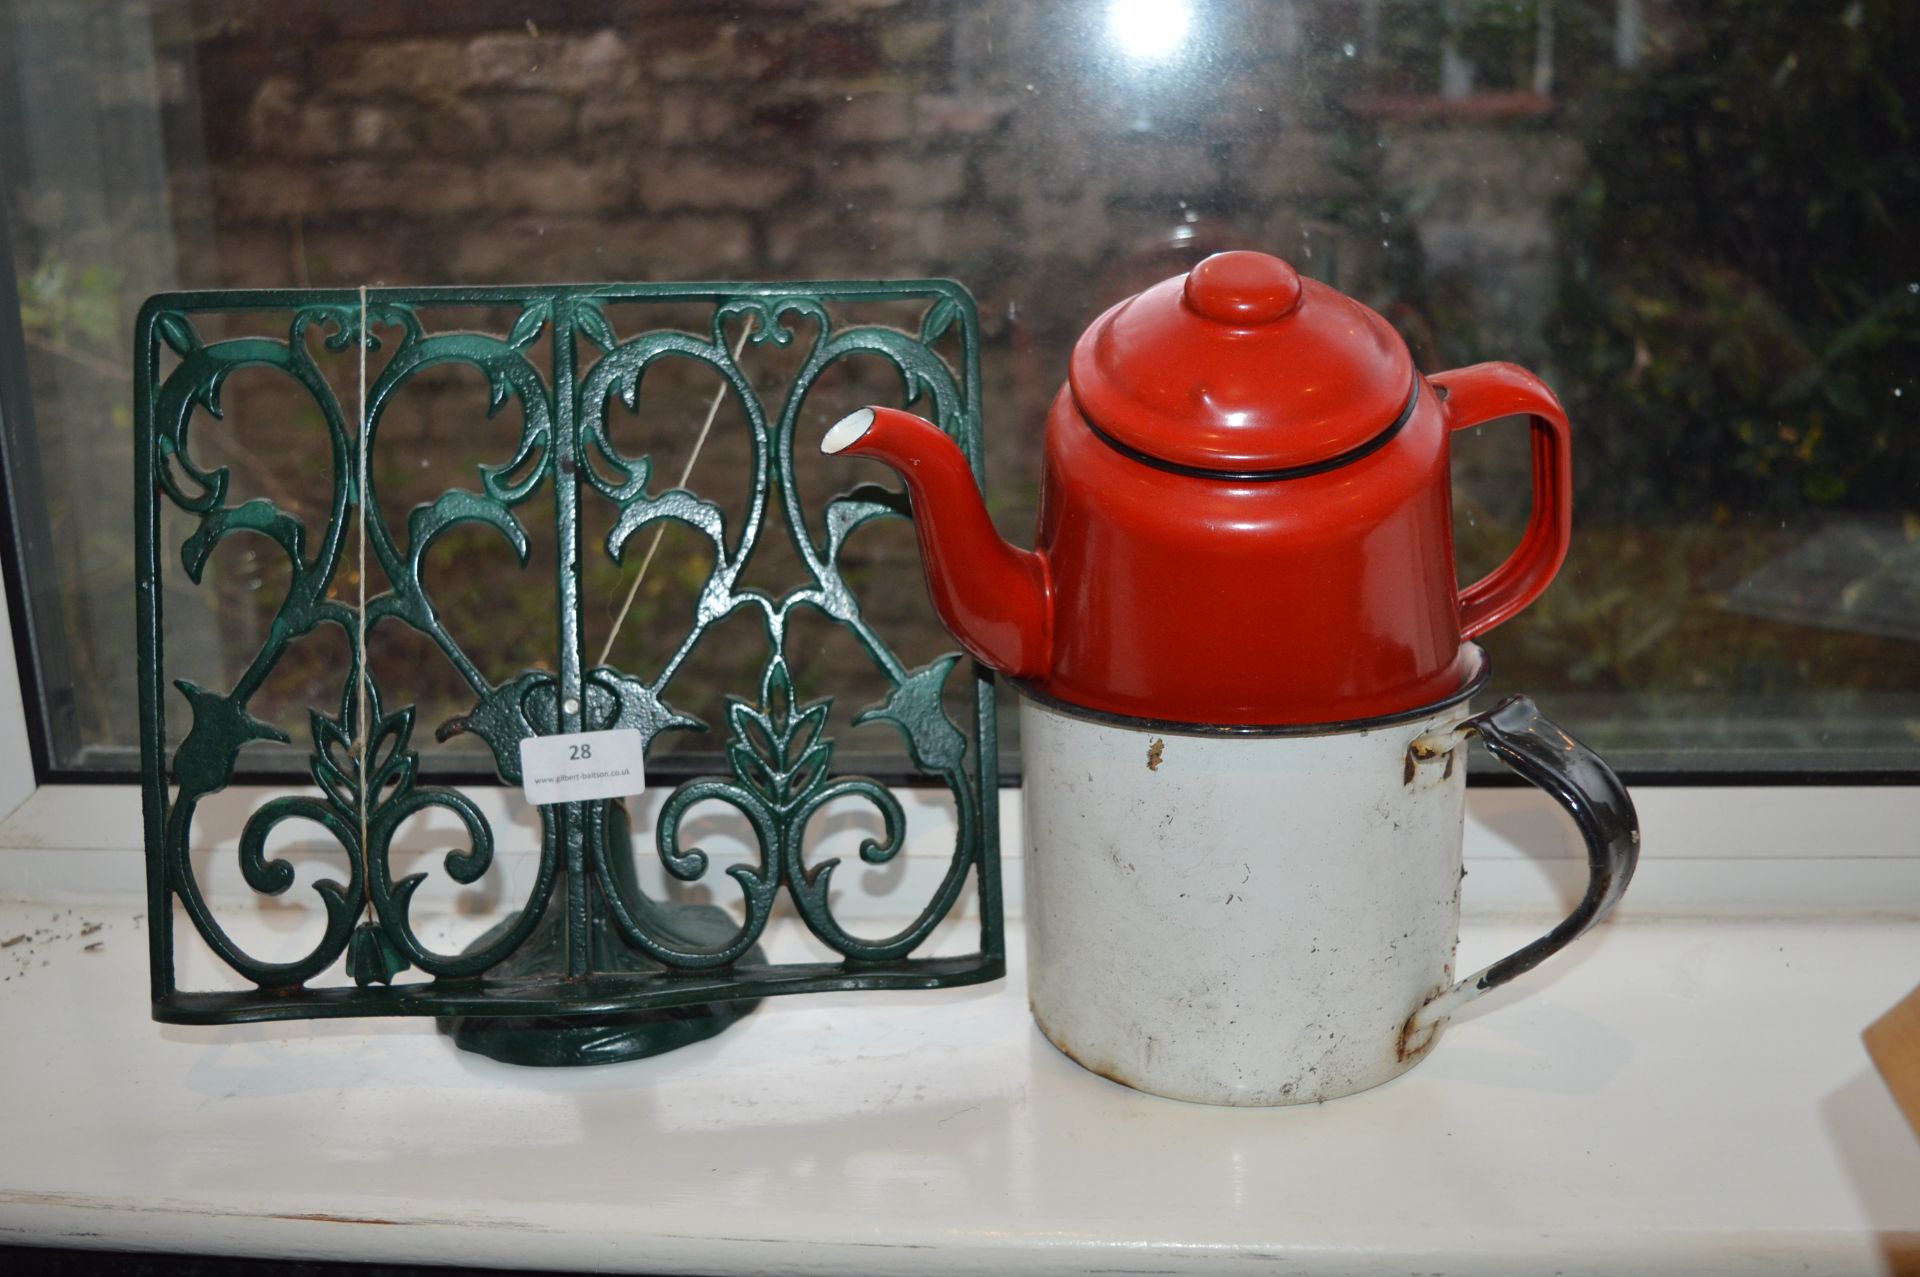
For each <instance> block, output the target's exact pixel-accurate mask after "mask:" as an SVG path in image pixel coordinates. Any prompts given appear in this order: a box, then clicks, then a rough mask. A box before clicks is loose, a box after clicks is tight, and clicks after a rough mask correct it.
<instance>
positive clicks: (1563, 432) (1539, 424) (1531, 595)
mask: <svg viewBox="0 0 1920 1277" xmlns="http://www.w3.org/2000/svg"><path fill="white" fill-rule="evenodd" d="M1428 380H1429V381H1430V382H1431V383H1432V385H1433V388H1434V390H1435V391H1436V392H1437V393H1438V395H1439V397H1440V399H1441V401H1442V402H1441V409H1442V411H1444V412H1445V413H1446V415H1447V422H1448V424H1449V426H1451V428H1452V429H1454V430H1465V429H1468V428H1469V427H1471V426H1477V425H1480V424H1481V423H1482V422H1486V421H1492V420H1493V419H1494V418H1496V417H1506V416H1511V415H1514V414H1517V413H1525V414H1526V415H1527V418H1528V422H1529V424H1530V425H1531V426H1532V428H1533V515H1532V517H1531V518H1530V519H1528V521H1527V530H1526V532H1525V533H1524V534H1523V535H1522V536H1521V538H1520V544H1519V546H1517V547H1516V548H1515V549H1514V552H1513V553H1512V554H1511V555H1509V556H1508V558H1507V561H1506V562H1505V563H1502V564H1501V565H1500V566H1499V567H1497V568H1495V569H1494V570H1493V571H1492V572H1489V573H1488V574H1487V575H1486V576H1484V577H1482V578H1481V579H1480V580H1478V581H1475V582H1474V583H1473V584H1472V585H1469V586H1468V587H1467V588H1466V589H1464V590H1462V591H1460V636H1461V637H1462V638H1475V637H1477V636H1479V635H1481V634H1485V633H1486V632H1487V631H1488V630H1490V629H1492V628H1493V627H1494V626H1496V625H1499V624H1500V623H1501V622H1503V621H1506V620H1508V619H1510V618H1511V617H1513V616H1514V615H1515V614H1517V613H1518V612H1519V611H1520V610H1521V609H1522V608H1524V607H1526V606H1527V604H1529V603H1531V602H1533V601H1534V600H1535V599H1537V598H1539V597H1540V593H1541V591H1543V590H1545V589H1546V588H1547V583H1548V582H1550V581H1552V580H1553V576H1554V573H1556V572H1558V571H1559V570H1560V564H1561V563H1562V562H1564V561H1565V560H1566V557H1567V544H1568V542H1569V540H1570V539H1571V538H1572V533H1573V455H1572V439H1571V434H1570V431H1569V429H1568V426H1567V414H1566V411H1565V410H1564V409H1563V408H1561V407H1560V401H1559V400H1558V399H1556V398H1555V397H1554V394H1553V391H1551V390H1549V389H1547V384H1546V383H1545V382H1544V381H1541V380H1540V379H1539V378H1538V377H1536V376H1534V375H1533V374H1532V373H1530V372H1528V371H1527V370H1526V369H1524V368H1520V367H1517V366H1516V365H1514V364H1498V363H1494V364H1475V365H1473V366H1472V367H1471V368H1459V369H1456V370H1454V371H1453V372H1443V373H1436V374H1435V375H1434V376H1432V377H1430V378H1429V379H1428Z"/></svg>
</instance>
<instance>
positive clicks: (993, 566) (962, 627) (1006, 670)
mask: <svg viewBox="0 0 1920 1277" xmlns="http://www.w3.org/2000/svg"><path fill="white" fill-rule="evenodd" d="M820 450H821V451H822V452H826V453H845V454H846V455H848V456H852V457H871V458H872V459H874V460H875V461H879V462H882V463H884V464H885V465H888V466H891V467H892V468H893V469H894V470H895V471H896V472H897V473H898V474H899V475H900V477H901V478H902V479H904V480H906V484H907V495H908V497H909V498H910V499H911V500H912V502H913V526H914V531H915V533H916V535H918V537H919V538H920V557H921V560H922V562H924V563H925V564H926V572H927V591H928V593H929V594H931V595H932V596H933V606H934V610H935V611H937V612H938V613H939V614H940V619H941V621H943V622H944V623H945V624H946V627H947V628H948V629H949V630H951V631H952V632H953V636H954V637H955V638H957V639H959V640H960V645H961V646H962V647H964V648H966V650H967V651H968V652H970V653H972V654H973V655H974V656H975V657H977V658H978V659H979V660H980V661H982V662H983V663H985V664H986V665H988V666H990V667H991V668H993V669H995V670H998V671H999V672H1001V673H1002V674H1006V675H1010V676H1012V677H1014V678H1038V677H1040V676H1041V675H1042V674H1044V673H1045V672H1046V668H1047V659H1048V645H1049V642H1050V640H1051V634H1050V631H1051V629H1052V625H1051V615H1052V600H1051V597H1050V595H1051V590H1050V588H1049V582H1048V578H1047V563H1046V560H1045V559H1044V558H1043V557H1041V556H1040V555H1038V554H1035V553H1034V552H1033V551H1031V550H1022V549H1018V548H1016V547H1014V546H1011V545H1008V544H1007V543H1006V542H1005V541H1004V540H1002V539H1001V537H1000V534H999V532H998V531H996V530H995V528H994V526H993V520H992V519H991V518H990V517H989V516H988V514H987V506H986V502H985V501H984V500H982V499H981V496H980V489H979V487H978V486H977V485H976V484H975V483H974V480H973V470H972V468H971V467H970V466H968V464H967V459H966V456H965V455H964V454H963V453H962V452H961V451H960V447H959V445H958V444H956V443H954V441H953V440H952V439H951V438H949V437H948V436H947V435H946V433H945V432H943V431H942V430H941V429H940V428H939V427H938V426H936V425H934V424H933V423H932V422H931V421H927V420H925V419H924V418H921V417H916V416H914V415H913V414H912V413H910V412H902V411H900V410H899V409H897V408H862V409H860V410H859V411H858V412H855V413H852V414H850V415H848V416H846V417H844V418H842V419H841V420H840V421H839V422H838V423H837V424H836V425H835V426H834V427H833V428H832V429H831V430H829V431H827V434H826V437H825V438H823V439H822V440H821V441H820Z"/></svg>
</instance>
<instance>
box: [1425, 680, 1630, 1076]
mask: <svg viewBox="0 0 1920 1277" xmlns="http://www.w3.org/2000/svg"><path fill="white" fill-rule="evenodd" d="M1472 735H1477V736H1479V737H1480V739H1481V740H1482V741H1484V742H1485V743H1486V746H1487V749H1488V750H1489V751H1491V752H1492V754H1493V756H1494V757H1495V758H1497V759H1499V760H1500V761H1501V762H1503V763H1505V764H1506V765H1507V766H1508V767H1510V768H1512V769H1513V770H1514V771H1515V772H1518V773H1519V774H1520V775H1521V776H1522V777H1524V778H1525V779H1526V780H1528V781H1530V782H1532V783H1533V784H1535V785H1537V786H1539V787H1540V788H1541V789H1544V790H1546V791H1547V793H1549V794H1551V795H1552V796H1553V798H1554V801H1556V802H1558V803H1559V804H1560V805H1561V806H1562V807H1564V808H1566V809H1567V813H1568V814H1569V815H1571V816H1572V817H1573V821H1574V824H1576V825H1578V826H1579V828H1580V836H1581V837H1582V838H1584V839H1586V842H1587V894H1586V896H1585V897H1584V898H1583V899H1582V900H1581V901H1580V904H1579V906H1578V907H1577V908H1575V909H1574V911H1573V912H1572V913H1571V914H1569V915H1567V918H1566V920H1565V921H1564V922H1562V923H1561V924H1560V925H1559V926H1557V927H1555V928H1554V929H1553V930H1552V931H1549V932H1548V933H1547V934H1546V935H1544V936H1542V937H1540V938H1539V939H1538V940H1535V941H1534V942H1533V943H1532V944H1530V945H1528V946H1526V947H1525V948H1524V949H1520V950H1519V951H1517V952H1515V953H1511V954H1509V955H1507V956H1506V957H1504V958H1502V959H1500V961H1498V962H1496V963H1494V964H1492V965H1491V966H1488V967H1485V968H1482V969H1481V970H1479V971H1476V972H1475V973H1474V974H1472V975H1470V976H1468V977H1467V978H1466V979H1464V980H1462V981H1460V982H1459V983H1458V984H1456V985H1454V986H1453V987H1452V988H1451V989H1448V990H1446V991H1445V992H1442V993H1439V994H1436V995H1435V996H1434V997H1432V998H1431V999H1429V1000H1428V1001H1427V1002H1426V1004H1425V1005H1423V1006H1422V1007H1421V1008H1420V1009H1419V1010H1417V1011H1415V1012H1414V1013H1413V1014H1412V1015H1411V1016H1409V1017H1408V1019H1407V1023H1406V1026H1405V1027H1404V1028H1402V1029H1401V1030H1400V1058H1402V1059H1407V1058H1410V1057H1412V1056H1414V1055H1418V1054H1419V1053H1420V1052H1422V1051H1424V1050H1426V1049H1427V1047H1428V1046H1430V1045H1431V1044H1432V1042H1433V1035H1434V1033H1435V1032H1437V1031H1438V1029H1439V1028H1440V1026H1441V1025H1442V1024H1443V1023H1445V1022H1446V1019H1447V1017H1448V1016H1450V1015H1452V1014H1453V1013H1454V1012H1455V1011H1457V1010H1459V1009H1460V1008H1461V1007H1463V1006H1465V1005H1466V1004H1467V1003H1469V1002H1471V1001H1473V1000H1474V999H1475V998H1477V997H1479V996H1480V995H1481V994H1483V993H1485V992H1487V991H1488V990H1489V989H1497V988H1499V987H1500V986H1501V985H1503V984H1505V983H1507V982H1508V981H1509V980H1512V979H1513V978H1514V977H1515V976H1518V975H1521V974H1524V973H1525V972H1528V971H1531V970H1533V968H1535V967H1537V966H1539V965H1540V964H1541V963H1542V962H1544V961H1545V960H1546V959H1548V958H1550V957H1552V956H1553V955H1554V954H1555V953H1558V952H1559V951H1560V950H1561V949H1564V948H1566V946H1567V945H1569V944H1571V943H1572V942H1573V940H1574V939H1575V938H1576V937H1578V936H1580V935H1583V934H1585V933H1586V932H1587V931H1588V930H1589V929H1590V928H1591V927H1592V926H1593V925H1594V924H1595V923H1597V922H1599V921H1600V920H1601V919H1602V918H1604V917H1606V916H1607V914H1608V913H1609V912H1611V911H1612V909H1613V907H1614V905H1616V904H1618V903H1619V902H1620V897H1621V896H1622V895H1623V894H1624V893H1625V892H1626V890H1627V883H1628V882H1630V881H1631V880H1632V878H1633V870H1634V866H1635V865H1637V864H1638V863H1639V860H1640V818H1639V816H1637V815H1636V814H1635V813H1634V810H1633V799H1632V798H1630V797H1629V796H1628V794H1627V788H1626V786H1625V785H1622V784H1621V783H1620V778H1619V777H1618V776H1616V775H1614V774H1613V769H1612V768H1611V767H1608V766H1607V765H1606V763H1604V762H1602V761H1601V759H1600V756H1599V755H1598V754H1596V753H1594V752H1593V751H1592V750H1590V749H1588V748H1587V747H1586V746H1585V745H1582V744H1581V743H1580V742H1579V741H1577V740H1575V739H1574V738H1573V737H1571V736H1569V735H1568V734H1567V732H1566V729H1564V728H1562V727H1560V726H1559V725H1558V724H1556V723H1554V722H1553V721H1552V720H1551V719H1549V718H1547V716H1546V715H1544V714H1542V713H1541V712H1540V710H1539V707H1537V706H1536V705H1535V704H1534V703H1533V702H1532V701H1531V700H1530V699H1528V698H1527V697H1525V696H1509V697H1507V699H1506V700H1504V701H1501V702H1500V703H1499V704H1498V705H1496V706H1494V707H1493V708H1492V709H1490V710H1488V711H1487V712H1486V713H1484V714H1475V715H1474V716H1473V717H1471V718H1469V719H1466V720H1464V721H1463V722H1461V723H1460V724H1459V726H1457V727H1455V728H1454V729H1453V731H1452V732H1451V733H1449V735H1448V736H1446V737H1440V738H1437V739H1436V740H1435V742H1434V749H1433V751H1432V754H1430V755H1429V756H1437V755H1438V754H1441V753H1445V752H1447V750H1448V749H1449V748H1450V747H1451V745H1452V744H1456V743H1458V742H1459V740H1460V739H1462V738H1463V737H1466V736H1472ZM1420 752H1421V753H1427V750H1425V749H1424V748H1422V749H1421V751H1420Z"/></svg>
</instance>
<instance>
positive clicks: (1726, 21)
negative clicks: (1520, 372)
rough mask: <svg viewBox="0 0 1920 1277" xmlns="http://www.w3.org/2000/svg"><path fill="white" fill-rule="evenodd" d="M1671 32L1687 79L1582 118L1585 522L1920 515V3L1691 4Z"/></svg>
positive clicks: (1669, 68) (1579, 235)
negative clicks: (1917, 226) (1715, 510)
mask: <svg viewBox="0 0 1920 1277" xmlns="http://www.w3.org/2000/svg"><path fill="white" fill-rule="evenodd" d="M1673 29H1674V30H1675V31H1676V32H1678V33H1680V38H1681V39H1682V40H1683V41H1684V45H1683V47H1682V48H1680V49H1679V50H1678V51H1677V52H1676V54H1675V56H1674V57H1673V58H1672V59H1671V61H1669V62H1667V63H1665V64H1663V65H1653V66H1648V67H1647V68H1646V69H1645V70H1644V71H1643V72H1641V73H1638V74H1636V75H1633V76H1631V77H1629V78H1627V79H1625V80H1623V81H1622V82H1620V83H1619V84H1617V85H1616V86H1615V87H1614V88H1613V89H1612V90H1610V91H1603V92H1601V93H1599V94H1597V95H1596V96H1595V98H1594V99H1592V100H1591V101H1589V102H1588V103H1586V104H1585V105H1584V106H1582V107H1579V108H1576V115H1579V114H1588V115H1590V118H1587V119H1585V120H1578V119H1577V120H1576V121H1575V124H1576V127H1577V128H1578V129H1579V131H1580V132H1581V133H1582V134H1583V135H1584V136H1587V137H1588V138H1590V143H1589V156H1590V160H1591V163H1592V168H1591V173H1590V176H1589V178H1588V180H1587V181H1586V183H1585V185H1584V187H1583V188H1582V189H1581V190H1580V191H1578V192H1577V194H1576V196H1575V198H1574V199H1573V200H1571V201H1570V202H1569V205H1568V206H1567V208H1566V209H1565V210H1564V211H1563V225H1562V227H1561V234H1560V236H1559V239H1560V242H1561V244H1562V245H1563V252H1564V254H1565V257H1564V260H1563V273H1562V280H1561V293H1560V301H1559V310H1558V314H1557V316H1556V322H1555V330H1556V331H1555V346H1556V349H1557V351H1558V352H1559V353H1560V356H1561V358H1562V359H1563V361H1566V362H1567V363H1570V364H1571V365H1572V367H1571V369H1570V371H1571V372H1572V373H1573V374H1574V375H1572V376H1569V377H1566V378H1564V384H1566V386H1567V388H1568V391H1569V398H1570V399H1572V400H1573V401H1574V402H1572V403H1571V404H1570V405H1569V406H1570V407H1571V408H1572V409H1573V410H1574V413H1575V416H1576V418H1577V419H1578V420H1582V421H1586V422H1590V423H1593V427H1592V429H1590V430H1589V431H1588V432H1587V434H1586V436H1585V440H1584V443H1585V445H1586V446H1588V447H1591V448H1592V449H1593V450H1594V451H1595V452H1597V453H1599V454H1601V456H1602V458H1603V460H1602V461H1601V463H1600V464H1596V465H1590V466H1587V467H1585V473H1586V474H1587V475H1588V476H1605V477H1606V479H1607V482H1606V483H1605V485H1604V486H1600V485H1595V484H1591V483H1590V484H1589V485H1588V489H1587V490H1586V491H1583V492H1582V494H1581V498H1582V502H1583V504H1585V505H1586V506H1587V508H1589V509H1593V508H1596V507H1598V508H1601V509H1606V510H1610V511H1613V512H1620V513H1630V514H1635V515H1646V514H1659V513H1672V512H1678V511H1699V510H1701V509H1703V508H1709V507H1711V506H1713V505H1715V504H1721V505H1730V506H1731V507H1733V508H1735V509H1752V510H1758V511H1772V512H1775V513H1784V512H1788V511H1792V510H1796V509H1801V508H1805V507H1846V508H1855V509H1867V508H1885V507H1886V506H1889V505H1896V506H1898V505H1908V504H1911V503H1912V502H1913V500H1914V498H1915V496H1916V494H1920V431H1916V430H1915V429H1914V427H1915V425H1916V420H1915V407H1916V405H1917V404H1920V377H1916V373H1915V369H1916V366H1917V365H1916V357H1917V356H1920V241H1916V239H1915V237H1914V236H1913V235H1912V233H1911V230H1910V229H1909V228H1908V226H1906V225H1905V222H1906V221H1907V220H1908V219H1909V218H1910V216H1911V212H1910V211H1911V210H1912V209H1913V208H1915V207H1916V206H1920V149H1916V147H1915V146H1914V137H1913V123H1914V120H1913V114H1914V113H1913V107H1914V101H1913V98H1914V87H1913V86H1914V85H1915V84H1916V83H1920V81H1916V80H1915V78H1914V76H1913V74H1912V68H1913V66H1914V65H1915V64H1916V62H1920V7H1917V6H1914V5H1911V4H1908V3H1905V2H1904V0H1857V2H1856V3H1853V4H1850V5H1847V6H1846V7H1845V8H1844V9H1836V10H1829V11H1822V12H1820V13H1814V12H1812V11H1810V10H1808V9H1806V8H1803V7H1801V6H1794V5H1781V4H1776V3H1772V2H1771V0H1716V2H1713V3H1707V2H1706V0H1697V2H1695V3H1689V4H1686V5H1684V6H1683V12H1682V14H1680V15H1679V16H1677V17H1676V19H1675V21H1674V23H1673ZM1623 476H1626V478H1625V480H1624V481H1623V479H1622V477H1623Z"/></svg>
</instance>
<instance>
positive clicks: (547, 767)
mask: <svg viewBox="0 0 1920 1277" xmlns="http://www.w3.org/2000/svg"><path fill="white" fill-rule="evenodd" d="M646 754H647V746H646V742H645V741H643V740H641V739H640V733H639V732H638V731H636V730H635V729H634V728H631V727H621V728H616V729H615V730H613V731H610V732H570V733H567V734H565V735H561V736H529V737H526V738H525V739H524V740H522V741H521V742H520V784H521V787H522V788H523V789H524V790H525V791H526V795H527V801H528V802H530V803H532V804H534V805H535V806H544V805H546V804H547V803H584V802H591V801H593V800H594V799H596V798H625V797H626V796H627V795H628V794H638V793H644V792H645V791H646V788H647V759H646Z"/></svg>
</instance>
